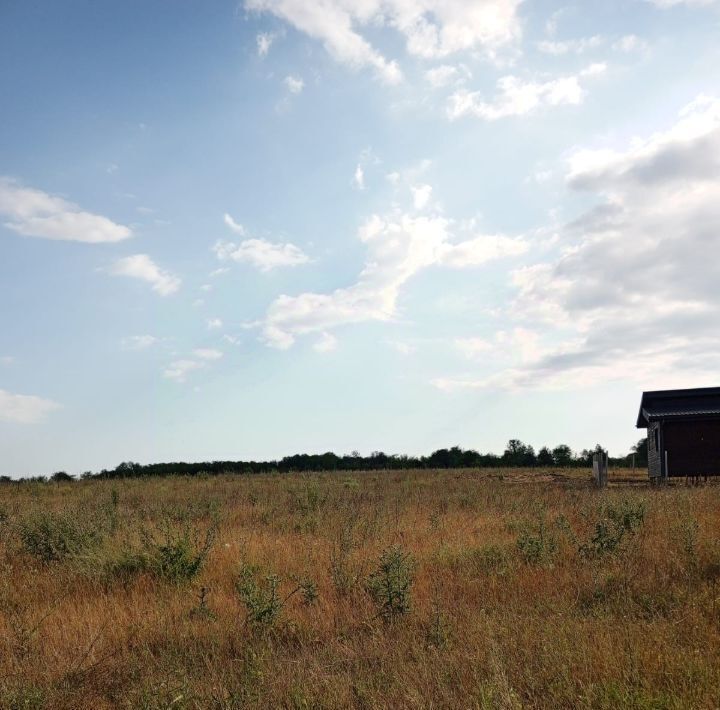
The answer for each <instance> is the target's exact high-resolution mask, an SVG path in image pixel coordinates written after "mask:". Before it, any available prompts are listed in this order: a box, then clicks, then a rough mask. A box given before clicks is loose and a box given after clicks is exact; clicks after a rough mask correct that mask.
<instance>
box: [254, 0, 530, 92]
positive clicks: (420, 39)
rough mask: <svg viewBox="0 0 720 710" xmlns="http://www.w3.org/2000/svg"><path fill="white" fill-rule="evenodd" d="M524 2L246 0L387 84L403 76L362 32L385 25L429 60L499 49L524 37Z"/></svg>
mask: <svg viewBox="0 0 720 710" xmlns="http://www.w3.org/2000/svg"><path fill="white" fill-rule="evenodd" d="M520 1H521V0H479V1H477V2H468V1H467V0H422V2H421V1H418V0H324V1H323V2H315V3H312V2H307V1H306V0H246V2H245V7H246V8H247V9H248V10H257V11H260V12H270V13H272V14H274V15H275V16H276V17H279V18H281V19H283V20H285V21H286V22H288V23H290V24H291V25H293V27H295V28H296V29H297V30H299V31H301V32H304V33H305V34H307V35H308V36H310V37H313V38H315V39H318V40H319V41H321V42H322V43H323V45H324V46H325V49H326V50H327V51H328V52H329V54H330V55H331V56H332V57H333V58H334V59H335V60H337V61H339V62H342V63H343V64H347V65H348V66H350V67H353V68H365V67H369V68H372V69H374V70H375V72H376V73H377V75H378V76H379V77H380V78H381V79H382V80H383V81H385V82H386V83H389V84H394V83H397V82H398V81H400V80H401V79H402V73H401V71H400V68H399V66H398V64H397V62H395V61H391V60H388V59H387V58H386V57H384V56H383V54H382V53H381V52H380V51H378V50H377V49H376V48H374V47H373V46H372V45H371V44H370V42H369V41H368V40H367V39H366V38H365V37H364V36H363V35H362V34H361V32H362V30H363V29H364V28H372V27H377V26H385V27H388V28H391V29H393V30H395V31H397V32H398V33H400V35H401V36H402V37H403V38H404V40H405V46H406V51H407V52H408V54H410V55H412V56H417V57H423V58H427V59H433V58H441V57H446V56H448V55H450V54H453V53H455V52H459V51H466V50H476V49H482V50H485V51H487V52H489V53H493V52H496V51H497V50H498V49H500V48H502V47H503V46H505V45H508V44H511V43H512V42H513V41H514V40H515V39H516V38H517V37H518V36H519V35H520V21H519V18H518V16H517V8H518V6H519V5H520Z"/></svg>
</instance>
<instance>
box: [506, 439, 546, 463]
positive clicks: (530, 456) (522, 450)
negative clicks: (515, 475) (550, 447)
mask: <svg viewBox="0 0 720 710" xmlns="http://www.w3.org/2000/svg"><path fill="white" fill-rule="evenodd" d="M502 462H503V464H505V465H506V466H534V465H535V464H536V463H537V458H536V456H535V449H533V447H532V446H530V445H529V444H523V442H522V441H520V439H510V441H508V443H507V446H506V447H505V452H504V453H503V455H502Z"/></svg>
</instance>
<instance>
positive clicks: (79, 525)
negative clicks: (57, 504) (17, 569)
mask: <svg viewBox="0 0 720 710" xmlns="http://www.w3.org/2000/svg"><path fill="white" fill-rule="evenodd" d="M18 536H19V538H20V542H21V544H22V547H23V549H24V550H25V551H26V552H28V553H29V554H31V555H34V556H35V557H37V558H39V559H40V560H42V561H43V562H57V561H60V560H62V559H64V558H66V557H72V556H77V555H80V554H81V553H84V552H86V551H88V550H90V549H92V548H93V547H97V546H98V545H99V544H100V542H101V541H102V539H103V530H102V527H101V526H100V525H99V521H98V520H97V519H96V516H94V515H88V514H87V513H83V512H81V511H60V512H54V511H48V510H42V511H35V512H33V513H30V514H28V515H26V516H25V517H23V518H21V519H20V521H19V522H18Z"/></svg>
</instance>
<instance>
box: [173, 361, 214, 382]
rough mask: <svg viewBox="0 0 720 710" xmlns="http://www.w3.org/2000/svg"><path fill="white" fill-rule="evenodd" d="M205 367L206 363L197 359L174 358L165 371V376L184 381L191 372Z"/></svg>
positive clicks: (176, 380)
mask: <svg viewBox="0 0 720 710" xmlns="http://www.w3.org/2000/svg"><path fill="white" fill-rule="evenodd" d="M203 367H205V363H204V362H198V361H197V360H174V361H173V362H171V363H170V364H169V365H168V366H167V367H166V368H165V370H164V371H163V377H165V378H166V379H168V380H174V381H175V382H180V383H182V382H185V380H186V379H187V376H188V375H189V374H190V373H191V372H194V371H195V370H201V369H202V368H203Z"/></svg>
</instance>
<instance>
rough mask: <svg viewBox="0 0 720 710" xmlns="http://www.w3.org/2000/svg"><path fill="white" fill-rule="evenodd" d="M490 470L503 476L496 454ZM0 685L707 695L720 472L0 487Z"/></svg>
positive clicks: (717, 629)
mask: <svg viewBox="0 0 720 710" xmlns="http://www.w3.org/2000/svg"><path fill="white" fill-rule="evenodd" d="M500 474H502V476H500ZM0 511H1V512H2V516H0V708H3V709H4V708H94V709H102V708H115V707H121V708H167V707H172V708H244V707H255V708H267V707H280V708H282V707H284V708H316V707H317V708H339V707H358V708H370V707H373V708H374V707H379V708H425V707H434V708H446V707H463V708H464V707H468V708H473V707H476V708H520V707H530V708H608V709H609V708H617V707H630V708H688V707H693V708H713V707H716V706H717V699H718V697H720V585H719V582H720V487H719V486H715V485H709V486H706V487H704V488H685V487H684V486H674V487H671V488H668V489H651V488H649V487H643V486H638V485H626V484H623V485H618V486H611V487H610V488H609V489H607V490H604V491H596V490H593V489H592V488H591V487H590V486H589V472H585V471H583V472H564V475H563V476H557V475H552V474H551V473H549V472H546V473H543V472H540V473H538V472H537V471H526V470H507V469H506V470H503V471H502V472H495V471H492V470H482V471H472V470H465V471H458V470H455V471H417V472H413V471H410V472H387V473H383V472H368V473H362V472H358V473H354V474H353V475H352V476H349V475H348V474H346V473H344V474H338V475H335V474H318V475H310V476H304V475H291V474H288V475H284V476H278V475H267V476H252V477H250V476H247V477H244V476H218V477H209V478H203V479H200V478H193V479H187V478H164V479H153V480H125V481H113V482H109V481H106V482H103V481H83V482H78V483H74V484H58V485H53V486H44V485H42V484H24V485H19V486H13V485H7V486H2V487H0Z"/></svg>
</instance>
